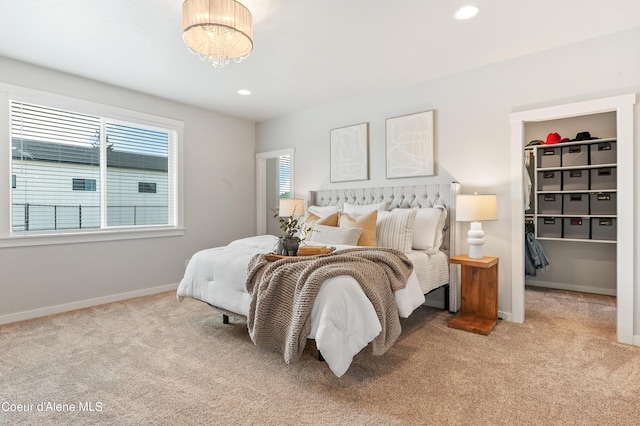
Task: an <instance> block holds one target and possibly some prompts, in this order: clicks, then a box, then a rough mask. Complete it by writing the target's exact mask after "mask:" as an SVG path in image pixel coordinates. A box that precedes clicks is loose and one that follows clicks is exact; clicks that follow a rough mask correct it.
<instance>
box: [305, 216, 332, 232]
mask: <svg viewBox="0 0 640 426" xmlns="http://www.w3.org/2000/svg"><path fill="white" fill-rule="evenodd" d="M315 225H328V226H338V212H335V213H331V214H330V215H329V216H325V217H320V216H316V215H315V214H313V213H311V212H307V214H306V216H305V217H304V229H307V228H313V227H314V226H315Z"/></svg>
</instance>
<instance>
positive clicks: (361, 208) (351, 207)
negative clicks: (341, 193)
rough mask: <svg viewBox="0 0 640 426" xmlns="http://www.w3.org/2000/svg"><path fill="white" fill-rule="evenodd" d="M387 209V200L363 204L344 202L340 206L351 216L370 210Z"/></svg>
mask: <svg viewBox="0 0 640 426" xmlns="http://www.w3.org/2000/svg"><path fill="white" fill-rule="evenodd" d="M387 210H389V202H388V201H384V202H382V203H374V204H363V205H360V204H349V203H344V205H343V206H342V211H343V212H344V213H347V214H348V215H350V216H353V217H356V216H360V215H362V214H365V213H369V212H372V211H379V212H383V211H387Z"/></svg>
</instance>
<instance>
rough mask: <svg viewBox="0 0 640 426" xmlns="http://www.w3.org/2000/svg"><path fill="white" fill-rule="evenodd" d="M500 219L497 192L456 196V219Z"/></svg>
mask: <svg viewBox="0 0 640 426" xmlns="http://www.w3.org/2000/svg"><path fill="white" fill-rule="evenodd" d="M496 219H498V203H497V200H496V195H495V194H461V195H458V196H457V197H456V220H457V221H458V222H475V221H484V220H496Z"/></svg>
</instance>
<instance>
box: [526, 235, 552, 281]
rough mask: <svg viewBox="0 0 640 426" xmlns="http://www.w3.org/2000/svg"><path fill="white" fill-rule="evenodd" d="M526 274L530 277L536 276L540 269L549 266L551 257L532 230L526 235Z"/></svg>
mask: <svg viewBox="0 0 640 426" xmlns="http://www.w3.org/2000/svg"><path fill="white" fill-rule="evenodd" d="M524 244H525V274H526V276H528V277H535V276H536V271H537V270H538V269H545V268H548V267H549V265H550V263H549V259H548V258H547V256H546V255H545V253H544V249H543V248H542V245H541V244H540V242H539V241H538V240H536V237H535V234H534V233H533V232H531V231H529V232H527V233H526V235H525V243H524Z"/></svg>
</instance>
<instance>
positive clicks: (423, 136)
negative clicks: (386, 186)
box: [386, 111, 434, 179]
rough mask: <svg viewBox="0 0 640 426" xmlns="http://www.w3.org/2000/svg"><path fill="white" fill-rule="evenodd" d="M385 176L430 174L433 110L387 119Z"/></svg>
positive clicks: (432, 167)
mask: <svg viewBox="0 0 640 426" xmlns="http://www.w3.org/2000/svg"><path fill="white" fill-rule="evenodd" d="M386 132H387V134H386V164H387V178H388V179H392V178H406V177H414V176H433V175H434V161H433V160H434V159H433V111H424V112H418V113H415V114H409V115H403V116H401V117H393V118H387V121H386Z"/></svg>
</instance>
